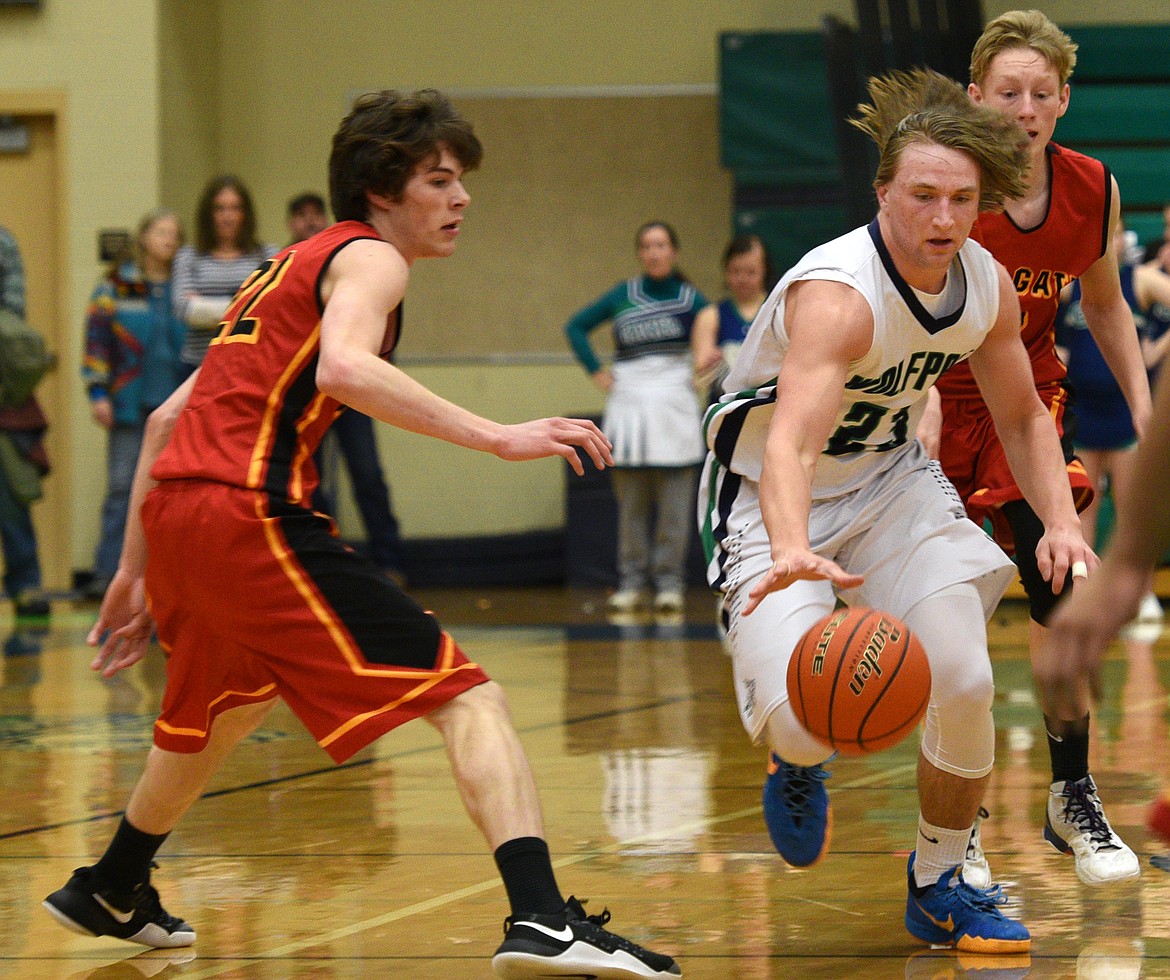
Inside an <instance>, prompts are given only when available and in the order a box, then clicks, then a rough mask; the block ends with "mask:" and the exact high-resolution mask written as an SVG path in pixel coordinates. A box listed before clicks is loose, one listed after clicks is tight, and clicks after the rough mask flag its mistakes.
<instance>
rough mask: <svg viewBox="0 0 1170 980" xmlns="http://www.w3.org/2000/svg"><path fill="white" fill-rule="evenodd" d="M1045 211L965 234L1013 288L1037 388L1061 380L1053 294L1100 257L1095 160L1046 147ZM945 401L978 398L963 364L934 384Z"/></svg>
mask: <svg viewBox="0 0 1170 980" xmlns="http://www.w3.org/2000/svg"><path fill="white" fill-rule="evenodd" d="M1046 159H1047V161H1048V171H1049V185H1048V186H1049V200H1048V213H1047V214H1046V215H1045V216H1044V220H1043V221H1042V222H1040V224H1039V225H1037V226H1036V227H1035V228H1030V229H1028V230H1026V231H1025V230H1023V229H1021V228H1019V227H1018V226H1017V225H1016V224H1015V222H1013V221H1012V219H1011V218H1009V217H1008V216H1007V214H1006V213H1000V214H981V215H980V216H979V219H978V220H977V221H976V222H975V227H974V229H972V232H971V237H972V238H974V239H975V240H976V241H978V242H979V243H980V244H982V245H983V246H984V247H985V248H986V249H987V250H988V251H990V252H991V254H992V255H993V256H995V258H996V259H998V260H999V261H1000V262H1001V263H1002V264H1003V265H1004V267H1005V268H1006V269H1007V271H1008V273H1009V274H1010V275H1011V277H1012V282H1013V283H1015V286H1016V292H1017V293H1018V294H1019V297H1020V309H1021V312H1022V314H1023V320H1022V322H1021V324H1020V333H1021V336H1022V338H1023V341H1024V346H1025V347H1026V348H1027V350H1028V356H1029V357H1030V358H1031V360H1032V373H1033V374H1034V375H1035V377H1036V384H1037V386H1040V385H1044V384H1050V383H1052V382H1057V381H1061V380H1062V379H1063V378H1064V376H1065V374H1066V372H1065V368H1064V365H1063V364H1062V363H1061V361H1060V358H1059V357H1057V356H1056V332H1055V324H1056V309H1057V306H1058V305H1059V303H1060V290H1061V288H1062V287H1064V286H1065V285H1067V284H1068V283H1070V282H1072V281H1073V280H1074V279H1077V278H1079V277H1080V275H1081V274H1082V273H1083V272H1084V271H1085V270H1086V269H1087V268H1089V266H1091V265H1092V264H1093V263H1094V262H1096V261H1097V259H1099V258H1100V257H1101V256H1102V255H1104V254H1105V248H1106V244H1107V242H1108V237H1109V209H1110V206H1111V204H1112V196H1113V194H1112V187H1113V185H1112V181H1111V179H1110V174H1109V168H1108V167H1106V166H1105V165H1104V164H1103V163H1101V161H1099V160H1094V159H1093V158H1092V157H1087V156H1085V155H1084V154H1083V153H1077V152H1076V151H1075V150H1068V149H1065V148H1064V147H1062V146H1058V145H1057V144H1055V143H1049V144H1048V147H1047V155H1046ZM938 389H939V391H940V392H941V393H942V395H943V397H947V398H977V397H979V387H978V385H976V384H975V379H974V377H973V376H972V374H971V368H970V366H969V365H968V364H967V363H966V362H961V363H959V364H956V365H955V366H954V367H953V368H951V370H950V371H948V372H947V373H946V374H944V375H943V376H942V377H941V378H940V379H939V381H938Z"/></svg>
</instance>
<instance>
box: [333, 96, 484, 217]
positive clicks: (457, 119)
mask: <svg viewBox="0 0 1170 980" xmlns="http://www.w3.org/2000/svg"><path fill="white" fill-rule="evenodd" d="M444 147H446V148H447V149H448V150H450V151H451V153H452V154H453V155H454V156H455V159H456V160H458V161H459V165H460V166H461V167H463V169H464V170H473V169H475V168H476V167H477V166H479V162H480V160H481V159H482V157H483V147H482V145H481V144H480V142H479V138H478V137H477V136H476V135H475V132H474V131H473V130H472V128H471V123H469V122H468V121H467V120H466V119H464V118H463V117H462V116H460V115H459V113H458V112H456V111H455V107H454V106H452V105H451V102H450V100H449V99H448V98H447V97H446V96H445V95H443V94H442V93H441V92H437V91H435V90H434V89H422V90H420V91H418V92H415V93H413V94H412V95H401V94H400V93H398V92H394V91H390V90H386V91H382V92H371V93H369V94H367V95H363V96H360V97H359V98H358V99H357V101H356V102H354V104H353V108H352V109H351V110H350V111H349V114H348V115H347V116H346V117H345V119H343V120H342V121H341V126H340V127H339V128H338V130H337V133H336V134H335V135H334V137H333V150H332V152H331V153H330V155H329V202H330V204H331V205H332V207H333V215H334V217H335V218H336V219H337V220H338V221H365V220H367V219H368V217H369V211H370V205H369V201H368V200H367V198H366V192H367V191H373V192H374V193H375V194H385V195H386V196H387V197H389V198H391V199H392V200H399V199H400V198H401V196H402V192H403V190H404V189H405V187H406V182H407V181H408V180H409V179H410V177H411V175H412V174H413V173H414V172H415V170H416V169H417V168H418V166H419V165H420V164H421V163H423V162H424V161H427V160H432V159H435V158H437V157H438V155H439V153H440V151H441V150H442V149H443V148H444Z"/></svg>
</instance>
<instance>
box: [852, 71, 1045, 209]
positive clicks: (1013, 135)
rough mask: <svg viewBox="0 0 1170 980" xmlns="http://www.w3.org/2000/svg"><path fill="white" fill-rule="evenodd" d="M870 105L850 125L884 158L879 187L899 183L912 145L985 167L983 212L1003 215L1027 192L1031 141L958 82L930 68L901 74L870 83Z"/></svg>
mask: <svg viewBox="0 0 1170 980" xmlns="http://www.w3.org/2000/svg"><path fill="white" fill-rule="evenodd" d="M868 90H869V98H870V104H868V105H867V104H862V105H859V106H858V107H857V111H858V115H857V117H855V118H853V119H850V120H849V121H850V123H852V124H853V125H854V126H856V127H857V128H858V129H860V130H861V131H862V132H863V133H865V134H866V135H868V136H869V137H870V138H871V139H872V140H873V141H874V142H875V143H876V144H877V146H878V152H879V154H880V157H879V160H878V168H877V173H876V174H875V175H874V181H873V186H874V187H875V188H877V187H882V186H884V185H886V184H888V183H890V181H892V180H893V179H894V175H895V174H896V173H897V170H898V163H899V162H900V160H901V157H902V152H903V151H904V150H905V149H906V147H908V146H912V145H915V144H921V143H932V144H936V145H938V146H945V147H949V148H950V149H953V150H959V151H960V152H963V153H966V154H967V155H968V156H970V157H971V158H972V159H973V160H974V161H975V164H976V166H978V168H979V210H980V211H997V210H1000V209H1001V208H1002V207H1003V202H1004V200H1005V199H1006V198H1012V197H1020V196H1022V195H1023V193H1024V191H1025V190H1026V189H1027V174H1028V163H1029V156H1028V137H1027V134H1026V133H1025V132H1024V131H1023V130H1022V129H1021V128H1020V127H1019V125H1017V124H1016V122H1015V121H1014V120H1010V119H1008V118H1006V117H1005V116H1003V115H1002V114H1001V113H999V112H996V111H995V110H994V109H990V108H987V107H985V106H979V105H976V104H975V103H973V102H972V101H971V100H970V99H969V98H968V97H967V93H966V91H965V90H964V89H963V87H962V86H961V85H959V84H958V83H957V82H955V81H953V80H951V79H949V78H947V77H945V76H943V75H940V74H939V73H938V72H936V71H931V70H930V69H928V68H915V69H912V70H910V71H895V72H891V73H890V74H888V75H881V76H878V77H874V78H871V79H870V80H869V86H868Z"/></svg>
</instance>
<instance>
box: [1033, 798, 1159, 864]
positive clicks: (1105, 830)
mask: <svg viewBox="0 0 1170 980" xmlns="http://www.w3.org/2000/svg"><path fill="white" fill-rule="evenodd" d="M1044 839H1045V840H1046V841H1048V843H1049V844H1051V845H1052V846H1053V847H1055V848H1056V849H1057V850H1058V851H1062V852H1064V853H1065V854H1071V855H1072V856H1073V858H1074V860H1075V861H1076V869H1077V877H1078V878H1080V879H1081V881H1083V882H1084V883H1085V884H1086V885H1100V884H1104V883H1106V882H1110V881H1123V880H1125V879H1126V878H1136V877H1137V876H1138V875H1139V874H1141V867H1140V866H1139V864H1138V859H1137V855H1136V854H1134V853H1133V851H1131V850H1130V849H1129V848H1128V847H1127V846H1126V844H1125V842H1124V841H1123V840H1122V839H1121V838H1120V837H1118V836H1117V834H1115V833H1114V832H1113V828H1112V827H1111V826H1109V821H1108V820H1106V819H1105V811H1104V809H1103V808H1102V807H1101V798H1100V797H1099V796H1098V795H1097V787H1096V786H1095V785H1094V784H1093V777H1092V776H1085V778H1084V779H1078V780H1077V781H1076V782H1073V781H1071V780H1069V781H1067V782H1057V783H1053V784H1052V786H1051V787H1049V790H1048V814H1047V816H1046V818H1045V821H1044Z"/></svg>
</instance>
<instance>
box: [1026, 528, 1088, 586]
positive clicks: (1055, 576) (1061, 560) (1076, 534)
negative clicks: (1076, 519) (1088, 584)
mask: <svg viewBox="0 0 1170 980" xmlns="http://www.w3.org/2000/svg"><path fill="white" fill-rule="evenodd" d="M1100 564H1101V559H1100V558H1098V557H1097V555H1096V554H1095V553H1094V551H1093V549H1092V548H1090V547H1089V546H1088V545H1087V544H1085V539H1084V538H1083V537H1082V536H1081V532H1080V530H1079V529H1073V528H1068V527H1055V528H1052V529H1049V530H1045V532H1044V537H1042V538H1041V539H1040V543H1039V544H1037V545H1036V565H1037V567H1038V568H1039V569H1040V574H1041V575H1043V576H1044V581H1046V582H1051V583H1052V592H1053V594H1054V595H1060V592H1061V590H1062V589H1063V588H1064V582H1065V579H1066V577H1067V576H1068V575H1069V574H1070V573H1071V574H1072V577H1073V578H1074V579H1080V578H1086V577H1088V575H1089V574H1090V573H1091V572H1092V571H1093V570H1094V569H1096V568H1097V566H1098V565H1100Z"/></svg>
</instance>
